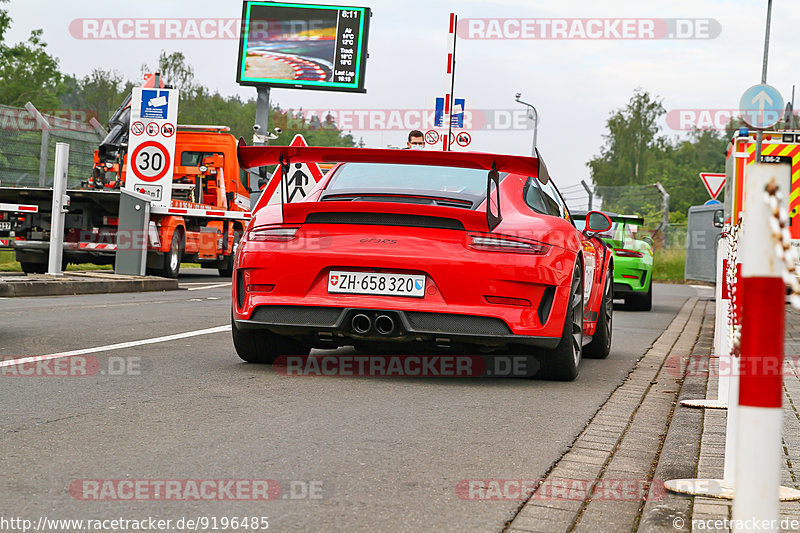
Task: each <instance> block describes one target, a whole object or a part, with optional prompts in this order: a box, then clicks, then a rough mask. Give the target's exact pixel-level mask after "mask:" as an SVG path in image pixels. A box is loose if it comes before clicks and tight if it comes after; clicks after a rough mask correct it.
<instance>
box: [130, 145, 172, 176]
mask: <svg viewBox="0 0 800 533" xmlns="http://www.w3.org/2000/svg"><path fill="white" fill-rule="evenodd" d="M130 160H131V161H132V165H130V169H131V170H132V171H133V174H134V175H135V176H136V177H137V178H139V179H142V180H144V181H148V182H153V181H158V180H159V179H161V178H163V177H164V175H165V174H166V173H167V170H168V169H169V168H170V167H169V165H170V160H169V152H167V149H166V148H165V147H164V145H162V144H161V143H159V142H156V141H148V142H145V143H142V144H140V145H139V146H137V147H136V148H135V149H134V150H133V153H132V154H131V159H130Z"/></svg>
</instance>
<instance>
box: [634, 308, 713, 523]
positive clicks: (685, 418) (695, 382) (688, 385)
mask: <svg viewBox="0 0 800 533" xmlns="http://www.w3.org/2000/svg"><path fill="white" fill-rule="evenodd" d="M713 316H714V302H713V301H711V302H709V303H708V308H707V320H706V321H705V322H704V323H703V327H702V329H701V331H700V338H699V339H698V341H697V344H696V345H695V348H694V350H692V353H691V355H692V356H695V357H697V358H700V359H702V358H705V357H710V356H711V351H712V348H713V339H714V320H713ZM687 363H688V361H687V359H682V360H681V361H680V365H679V366H674V368H675V372H676V375H675V377H676V378H680V376H683V385H682V386H681V391H680V396H679V400H684V399H697V398H716V397H717V396H716V392H711V391H708V390H707V383H708V382H709V381H713V382H716V378H713V379H711V380H709V378H708V376H707V375H705V376H704V375H700V374H699V373H697V372H692V373H689V374H688V375H687V374H686V366H687ZM711 411H714V409H696V408H691V407H684V406H680V405H676V406H675V409H674V411H673V415H672V419H671V420H670V423H669V431H668V432H667V437H666V439H665V440H664V446H663V447H662V448H661V454H660V455H659V458H658V465H657V466H656V470H655V475H654V479H658V480H661V481H666V480H669V479H691V478H696V477H698V476H697V463H698V461H699V459H700V442H701V435H702V434H703V429H704V428H703V417H704V413H708V412H711ZM716 411H718V412H719V411H720V410H716ZM723 431H724V428H723ZM661 496H662V497H661V498H648V501H647V502H646V503H645V506H644V509H643V511H642V517H641V519H640V521H639V529H640V530H641V531H648V532H650V531H661V532H664V533H666V532H678V531H683V532H688V531H691V527H690V525H691V514H692V505H691V500H690V499H688V498H686V497H684V496H683V495H680V494H675V493H672V492H669V491H666V492H664V491H662V492H661Z"/></svg>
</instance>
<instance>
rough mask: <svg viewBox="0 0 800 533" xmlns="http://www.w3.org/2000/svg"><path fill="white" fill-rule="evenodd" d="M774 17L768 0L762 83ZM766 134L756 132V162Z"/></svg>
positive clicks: (758, 160) (764, 78)
mask: <svg viewBox="0 0 800 533" xmlns="http://www.w3.org/2000/svg"><path fill="white" fill-rule="evenodd" d="M771 19H772V0H767V29H766V32H765V35H764V61H763V62H762V64H761V83H762V84H766V83H767V60H768V59H769V26H770V21H771ZM763 137H764V134H763V133H762V132H761V130H758V133H757V134H756V163H759V162H761V141H762V140H763Z"/></svg>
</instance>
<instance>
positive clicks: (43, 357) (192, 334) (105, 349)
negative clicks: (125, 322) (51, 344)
mask: <svg viewBox="0 0 800 533" xmlns="http://www.w3.org/2000/svg"><path fill="white" fill-rule="evenodd" d="M230 330H231V326H230V325H226V326H217V327H215V328H206V329H198V330H195V331H187V332H184V333H176V334H174V335H166V336H164V337H153V338H152V339H142V340H140V341H129V342H120V343H118V344H107V345H105V346H97V347H95V348H85V349H83V350H72V351H69V352H58V353H51V354H47V355H35V356H31V357H21V358H19V359H6V360H4V361H0V368H2V367H4V366H11V365H22V364H26V363H35V362H36V361H46V360H48V359H60V358H62V357H72V356H73V355H85V354H89V353H97V352H108V351H111V350H121V349H123V348H131V347H133V346H142V345H144V344H156V343H159V342H168V341H174V340H178V339H186V338H188V337H197V336H198V335H209V334H211V333H222V332H224V331H230Z"/></svg>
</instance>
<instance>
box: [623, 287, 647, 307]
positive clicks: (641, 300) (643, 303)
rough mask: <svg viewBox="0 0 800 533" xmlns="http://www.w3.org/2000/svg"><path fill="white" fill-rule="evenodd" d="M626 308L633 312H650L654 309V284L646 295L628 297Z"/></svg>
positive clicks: (626, 298)
mask: <svg viewBox="0 0 800 533" xmlns="http://www.w3.org/2000/svg"><path fill="white" fill-rule="evenodd" d="M625 306H626V307H627V308H629V309H631V310H633V311H650V310H651V309H652V308H653V282H652V281H651V282H650V286H649V287H648V288H647V292H646V293H644V294H631V295H628V296H626V297H625Z"/></svg>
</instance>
